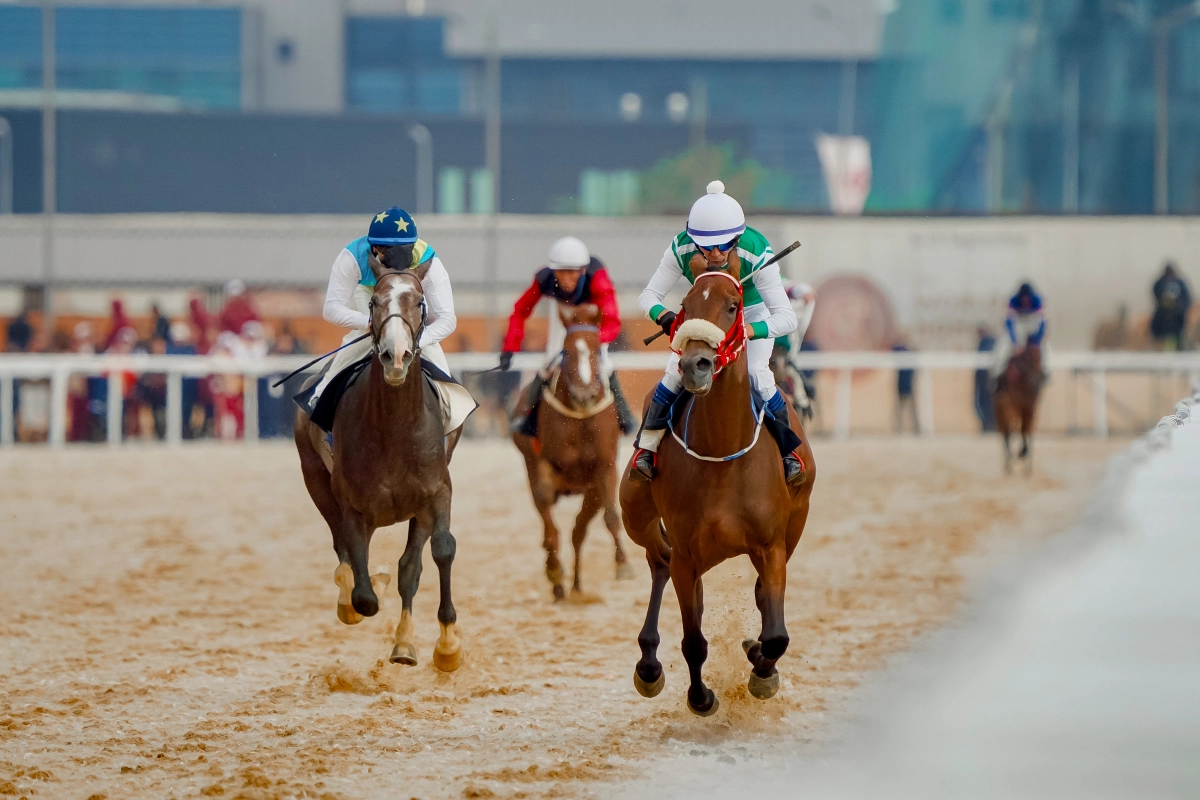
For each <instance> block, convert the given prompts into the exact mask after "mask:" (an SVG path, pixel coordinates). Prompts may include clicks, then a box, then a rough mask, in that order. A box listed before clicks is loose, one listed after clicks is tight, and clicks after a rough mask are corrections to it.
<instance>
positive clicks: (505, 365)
mask: <svg viewBox="0 0 1200 800" xmlns="http://www.w3.org/2000/svg"><path fill="white" fill-rule="evenodd" d="M512 357H513V354H512V353H508V352H505V353H501V354H500V370H501V371H502V372H508V371H509V370H510V369H512Z"/></svg>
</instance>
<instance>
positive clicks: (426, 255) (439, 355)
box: [312, 206, 474, 431]
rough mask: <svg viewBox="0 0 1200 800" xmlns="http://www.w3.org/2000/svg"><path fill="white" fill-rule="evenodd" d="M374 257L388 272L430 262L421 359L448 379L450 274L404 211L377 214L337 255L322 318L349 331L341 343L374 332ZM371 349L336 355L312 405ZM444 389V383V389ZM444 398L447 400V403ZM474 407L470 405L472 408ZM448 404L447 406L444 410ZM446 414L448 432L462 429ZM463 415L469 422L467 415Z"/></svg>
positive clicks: (365, 345) (365, 344)
mask: <svg viewBox="0 0 1200 800" xmlns="http://www.w3.org/2000/svg"><path fill="white" fill-rule="evenodd" d="M372 252H373V253H374V254H375V256H376V258H377V259H379V261H380V262H381V263H382V264H383V265H384V266H385V267H387V268H388V269H395V270H404V269H415V268H417V267H419V266H421V265H423V264H426V263H429V269H428V271H427V272H426V273H425V277H424V279H423V280H422V281H421V288H422V289H423V290H424V292H425V306H426V309H427V318H426V323H425V329H424V331H422V333H421V340H420V342H418V346H419V347H420V349H421V358H423V359H425V360H426V361H429V362H431V363H433V364H434V365H435V366H437V367H438V368H439V369H441V370H442V371H443V372H445V373H446V374H449V372H450V366H449V364H448V363H447V362H446V355H445V354H444V353H443V352H442V347H441V344H439V343H440V342H441V341H442V340H443V339H445V338H446V337H447V336H449V335H450V334H451V333H453V332H454V328H455V327H456V326H457V325H458V318H457V317H456V316H455V314H454V293H453V291H452V289H451V287H450V274H449V273H448V272H446V267H445V266H444V265H443V264H442V261H441V259H440V258H438V256H437V253H436V252H435V251H434V249H433V247H431V246H430V245H429V244H428V243H427V242H425V241H424V240H422V239H420V238H418V237H417V223H416V222H415V221H414V220H413V218H412V217H411V216H410V215H409V213H408V212H407V211H405V210H403V209H401V208H397V207H395V206H393V207H391V208H389V209H388V210H387V211H383V212H381V213H379V214H376V215H375V216H374V217H372V218H371V225H370V228H369V231H368V233H367V235H366V236H363V237H360V238H358V239H355V240H354V241H352V242H350V244H348V245H346V247H345V248H344V249H343V250H342V251H341V252H340V253H338V256H337V258H336V259H334V262H333V269H332V270H331V271H330V275H329V289H328V290H327V291H326V293H325V307H324V309H323V313H322V316H324V318H325V320H326V321H327V322H332V323H333V324H334V325H340V326H341V327H343V328H349V329H350V332H349V333H347V334H346V336H345V338H343V339H342V344H346V343H347V342H349V341H351V340H353V339H356V338H358V337H359V336H361V335H362V334H364V333H366V331H367V329H368V328H369V327H370V321H371V317H370V311H369V303H370V300H371V293H372V292H373V291H374V286H375V274H374V273H373V272H371V267H370V263H369V259H370V256H371V254H372ZM430 262H431V263H430ZM371 346H372V344H371V340H370V339H369V338H368V339H364V340H363V341H361V342H358V343H356V344H354V345H351V346H350V347H347V348H346V349H345V350H342V351H340V352H339V353H338V354H337V355H336V356H334V358H333V363H332V364H330V366H329V369H328V371H327V372H326V373H325V375H324V377H322V379H321V382H320V383H318V384H317V387H316V390H315V391H314V393H313V399H312V403H313V405H315V404H316V398H317V397H319V396H320V394H321V392H322V391H324V390H325V387H326V386H327V385H328V384H329V382H330V381H331V380H332V379H333V377H334V376H335V375H337V374H338V373H339V372H341V371H342V370H343V369H345V368H346V367H348V366H349V365H351V364H353V363H354V362H356V361H359V360H360V359H362V358H363V357H364V356H366V355H367V354H368V353H370V352H371ZM440 386H441V385H440V384H439V390H440ZM456 388H461V387H456ZM463 392H465V390H463ZM445 399H446V398H443V400H444V401H445ZM452 399H454V400H457V399H458V398H452ZM473 402H474V401H471V403H472V404H473ZM445 405H446V403H445V402H443V410H444V411H445V410H446V409H445ZM471 408H472V409H473V408H474V406H473V405H472V406H471ZM447 413H448V417H449V418H448V419H447V426H448V427H447V428H446V430H447V431H451V430H453V429H454V428H456V427H458V425H460V424H462V420H458V424H457V425H454V426H453V427H449V425H450V423H451V422H453V421H454V420H455V418H457V417H458V416H459V413H454V412H453V410H451V411H450V412H447ZM467 413H469V412H467ZM462 416H463V419H465V414H464V415H462Z"/></svg>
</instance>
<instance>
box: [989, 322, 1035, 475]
mask: <svg viewBox="0 0 1200 800" xmlns="http://www.w3.org/2000/svg"><path fill="white" fill-rule="evenodd" d="M1041 390H1042V348H1041V347H1039V346H1037V345H1027V346H1026V347H1025V349H1023V350H1022V351H1021V352H1019V353H1017V354H1016V355H1014V356H1013V357H1012V358H1010V359H1009V361H1008V365H1007V366H1006V367H1005V368H1004V372H1002V373H1001V374H1000V378H999V380H998V381H997V382H996V391H995V393H994V394H993V396H992V404H993V407H994V408H995V410H996V429H997V430H999V431H1000V436H1001V437H1002V438H1003V439H1004V471H1005V473H1010V474H1011V473H1012V447H1011V446H1010V444H1009V439H1008V437H1009V434H1010V433H1012V432H1013V431H1015V430H1016V429H1018V428H1019V429H1020V431H1021V452H1020V453H1018V454H1017V458H1019V459H1024V460H1025V474H1026V475H1029V474H1030V473H1031V472H1032V471H1033V451H1032V445H1033V420H1034V416H1035V415H1036V414H1037V403H1038V393H1039V392H1041Z"/></svg>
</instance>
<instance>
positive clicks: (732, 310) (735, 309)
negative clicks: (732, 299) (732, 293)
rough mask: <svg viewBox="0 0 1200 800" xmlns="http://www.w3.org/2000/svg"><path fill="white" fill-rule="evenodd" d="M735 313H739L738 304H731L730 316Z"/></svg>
mask: <svg viewBox="0 0 1200 800" xmlns="http://www.w3.org/2000/svg"><path fill="white" fill-rule="evenodd" d="M735 311H737V303H730V305H729V313H730V314H732V313H734V312H735Z"/></svg>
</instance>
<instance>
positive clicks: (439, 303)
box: [420, 256, 458, 347]
mask: <svg viewBox="0 0 1200 800" xmlns="http://www.w3.org/2000/svg"><path fill="white" fill-rule="evenodd" d="M421 288H422V289H424V290H425V307H426V309H427V310H428V313H429V322H428V323H427V324H426V325H425V332H424V333H422V334H421V342H420V346H421V347H426V346H428V345H431V344H437V343H438V342H440V341H442V340H443V339H445V338H446V337H447V336H449V335H450V334H452V333H454V329H455V328H457V327H458V316H457V315H455V313H454V290H453V289H452V288H451V286H450V273H448V272H446V267H445V266H443V265H442V260H441V259H440V258H438V257H437V256H434V257H433V263H432V264H430V266H429V271H428V272H426V273H425V279H424V280H423V281H421Z"/></svg>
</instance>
